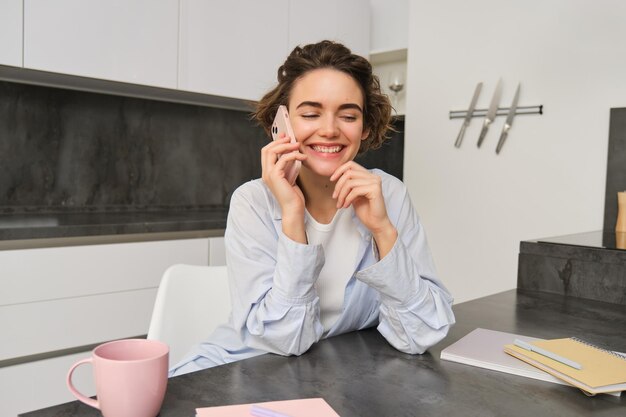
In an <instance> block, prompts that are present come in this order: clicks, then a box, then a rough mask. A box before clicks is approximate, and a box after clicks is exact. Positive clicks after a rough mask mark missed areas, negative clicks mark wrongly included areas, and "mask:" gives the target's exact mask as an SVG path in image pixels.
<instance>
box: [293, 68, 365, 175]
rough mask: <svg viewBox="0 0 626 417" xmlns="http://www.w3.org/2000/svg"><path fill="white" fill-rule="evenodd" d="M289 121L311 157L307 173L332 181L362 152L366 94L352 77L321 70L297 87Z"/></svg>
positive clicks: (310, 75) (306, 165) (297, 83)
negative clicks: (332, 176) (346, 164)
mask: <svg viewBox="0 0 626 417" xmlns="http://www.w3.org/2000/svg"><path fill="white" fill-rule="evenodd" d="M289 119H290V121H291V125H292V127H293V130H294V134H295V135H296V139H297V140H298V142H300V152H302V153H303V154H305V155H307V159H306V161H304V163H303V165H304V167H303V169H308V170H310V171H312V172H314V173H316V174H317V175H320V176H325V177H330V176H331V175H332V174H333V172H335V170H336V169H337V168H338V167H339V166H341V165H342V164H344V163H346V162H348V161H351V160H352V159H354V157H355V156H356V155H357V153H358V152H359V147H360V146H361V141H362V140H363V139H365V138H366V137H367V134H368V132H367V131H364V130H363V93H362V92H361V89H360V88H359V85H358V84H357V82H356V81H355V80H354V79H353V78H352V77H351V76H349V75H348V74H345V73H343V72H341V71H337V70H334V69H326V68H325V69H317V70H313V71H311V72H309V73H307V74H305V75H304V76H303V77H302V78H300V79H299V80H298V81H296V82H295V83H294V86H293V88H292V90H291V98H290V100H289Z"/></svg>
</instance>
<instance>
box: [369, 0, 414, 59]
mask: <svg viewBox="0 0 626 417" xmlns="http://www.w3.org/2000/svg"><path fill="white" fill-rule="evenodd" d="M369 2H370V8H371V13H372V16H371V25H370V30H371V34H370V48H371V49H370V50H371V53H372V54H378V53H383V52H387V51H397V50H406V49H407V48H408V45H409V0H369Z"/></svg>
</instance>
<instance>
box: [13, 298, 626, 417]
mask: <svg viewBox="0 0 626 417" xmlns="http://www.w3.org/2000/svg"><path fill="white" fill-rule="evenodd" d="M453 309H454V312H455V315H456V318H457V323H456V324H455V325H454V326H452V328H451V330H450V333H449V334H448V336H447V337H446V338H445V339H444V340H443V341H441V342H440V343H438V344H437V345H435V346H433V347H432V348H431V349H429V351H428V352H427V353H425V354H423V355H408V354H405V353H402V352H399V351H397V350H396V349H394V348H393V347H391V346H390V345H389V343H387V341H386V340H385V339H384V338H383V337H382V336H381V335H380V333H378V332H377V331H376V329H370V330H363V331H359V332H352V333H348V334H344V335H341V336H336V337H331V338H329V339H325V340H323V341H321V342H319V343H316V344H314V345H313V346H312V347H311V349H310V350H309V351H308V352H307V353H305V354H304V355H302V356H290V357H283V356H279V355H272V354H266V355H261V356H257V357H254V358H250V359H246V360H242V361H238V362H234V363H230V364H227V365H223V366H216V367H214V368H209V369H206V370H203V371H199V372H194V373H190V374H186V375H182V376H179V377H175V378H170V380H169V383H168V387H167V393H166V395H165V401H164V403H163V407H162V409H161V412H160V413H159V416H161V417H169V416H172V417H173V416H192V415H194V410H195V408H196V407H209V406H218V405H227V404H241V403H249V402H262V401H274V400H287V399H296V398H315V397H323V398H324V399H325V400H326V401H327V402H328V403H329V404H330V405H331V407H333V408H334V409H335V411H336V412H337V413H338V414H339V415H341V416H342V417H352V416H359V417H363V416H436V417H440V416H511V417H512V416H519V417H524V416H557V415H558V416H585V417H588V416H622V415H624V405H625V403H626V397H624V396H622V397H614V396H610V395H597V396H595V397H587V396H585V395H584V394H583V393H581V392H580V391H579V390H578V389H576V388H573V387H570V386H565V385H560V384H553V383H550V382H545V381H538V380H535V379H530V378H524V377H521V376H517V375H510V374H507V373H502V372H496V371H491V370H488V369H482V368H478V367H473V366H469V365H464V364H459V363H454V362H448V361H442V360H440V359H439V355H440V354H441V350H442V349H444V348H445V347H447V346H449V345H450V344H452V343H454V342H456V341H457V340H459V339H460V338H461V337H463V336H465V335H466V334H468V333H469V332H470V331H472V330H474V329H475V328H477V327H482V328H487V329H492V330H499V331H505V332H511V333H516V334H522V335H527V336H534V337H540V338H558V337H569V336H574V335H576V336H579V337H583V338H585V339H586V340H588V341H590V342H593V343H595V344H598V345H600V346H602V347H605V348H610V349H614V350H618V351H622V352H623V351H624V349H626V338H625V336H624V333H623V332H621V331H619V330H618V329H623V328H624V326H626V308H625V307H624V306H620V305H615V304H609V303H603V302H599V301H590V300H584V299H578V298H570V297H563V296H560V295H556V294H546V293H541V292H532V291H522V290H517V291H516V290H511V291H506V292H503V293H499V294H495V295H491V296H488V297H484V298H480V299H477V300H472V301H468V302H465V303H462V304H457V305H455V306H454V307H453ZM99 415H100V412H99V411H98V410H96V409H94V408H90V407H88V406H87V405H85V404H82V403H79V402H78V401H74V402H70V403H66V404H62V405H58V406H54V407H51V408H47V409H43V410H39V411H33V412H29V413H24V414H22V416H24V417H53V416H55V417H62V416H63V417H70V416H84V417H91V416H93V417H97V416H99Z"/></svg>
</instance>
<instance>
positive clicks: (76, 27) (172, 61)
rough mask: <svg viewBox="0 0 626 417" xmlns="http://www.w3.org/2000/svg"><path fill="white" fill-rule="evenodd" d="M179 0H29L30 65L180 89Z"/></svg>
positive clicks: (26, 25) (26, 36)
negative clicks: (178, 54)
mask: <svg viewBox="0 0 626 417" xmlns="http://www.w3.org/2000/svg"><path fill="white" fill-rule="evenodd" d="M177 40H178V0H159V1H152V0H91V1H84V0H56V1H48V0H24V67H26V68H32V69H38V70H44V71H51V72H59V73H64V74H71V75H81V76H86V77H93V78H100V79H106V80H113V81H123V82H128V83H135V84H147V85H152V86H158V87H168V88H176V73H177V65H178V62H177V53H178V45H177Z"/></svg>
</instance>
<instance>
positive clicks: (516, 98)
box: [496, 84, 520, 154]
mask: <svg viewBox="0 0 626 417" xmlns="http://www.w3.org/2000/svg"><path fill="white" fill-rule="evenodd" d="M519 86H520V85H519V84H517V90H515V95H514V96H513V102H512V103H511V108H509V114H508V115H507V116H506V122H504V126H502V133H500V140H499V141H498V146H497V147H496V153H497V154H499V153H500V150H501V149H502V146H503V145H504V141H505V140H506V137H507V136H508V135H509V130H510V129H511V126H513V119H514V118H515V112H516V111H517V102H518V101H519Z"/></svg>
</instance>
